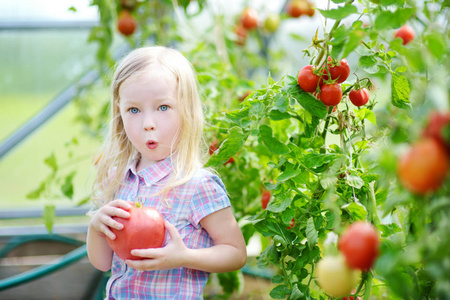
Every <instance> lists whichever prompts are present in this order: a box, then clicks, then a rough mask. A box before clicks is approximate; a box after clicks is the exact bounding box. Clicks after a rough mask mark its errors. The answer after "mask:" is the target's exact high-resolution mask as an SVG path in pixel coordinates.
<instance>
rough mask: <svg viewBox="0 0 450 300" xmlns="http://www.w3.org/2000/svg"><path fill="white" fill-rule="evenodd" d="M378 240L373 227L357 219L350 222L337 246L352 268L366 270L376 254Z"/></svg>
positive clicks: (370, 266) (370, 265)
mask: <svg viewBox="0 0 450 300" xmlns="http://www.w3.org/2000/svg"><path fill="white" fill-rule="evenodd" d="M379 244H380V240H379V238H378V233H377V231H376V229H375V227H374V226H373V225H372V224H370V223H368V222H362V221H358V222H355V223H353V224H351V225H350V226H349V227H348V228H347V230H346V231H345V232H344V234H343V235H342V236H341V238H340V239H339V243H338V248H339V250H340V251H341V252H342V254H344V256H345V260H346V262H347V265H348V266H349V267H350V268H352V269H358V270H362V271H368V270H370V268H372V265H373V263H374V262H375V259H376V258H377V256H378V248H379Z"/></svg>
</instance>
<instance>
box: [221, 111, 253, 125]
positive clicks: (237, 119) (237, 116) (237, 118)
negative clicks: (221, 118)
mask: <svg viewBox="0 0 450 300" xmlns="http://www.w3.org/2000/svg"><path fill="white" fill-rule="evenodd" d="M249 111H250V109H249V108H248V107H244V108H242V109H239V110H233V111H230V112H228V113H226V114H225V117H226V118H227V119H228V120H230V121H231V122H233V123H235V124H237V125H241V120H242V119H244V118H247V117H248V116H249Z"/></svg>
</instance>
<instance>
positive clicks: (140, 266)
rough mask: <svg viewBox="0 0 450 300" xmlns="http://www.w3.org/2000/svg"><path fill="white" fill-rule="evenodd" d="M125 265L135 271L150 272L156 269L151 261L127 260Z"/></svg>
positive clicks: (154, 263)
mask: <svg viewBox="0 0 450 300" xmlns="http://www.w3.org/2000/svg"><path fill="white" fill-rule="evenodd" d="M125 263H126V264H127V265H128V266H129V267H131V268H133V269H136V270H146V271H151V270H154V269H156V268H155V267H156V262H155V261H154V260H153V259H143V260H132V259H127V260H126V261H125Z"/></svg>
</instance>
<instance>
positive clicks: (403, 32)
mask: <svg viewBox="0 0 450 300" xmlns="http://www.w3.org/2000/svg"><path fill="white" fill-rule="evenodd" d="M394 37H395V38H401V39H402V40H403V45H406V44H408V43H409V42H411V41H412V40H414V38H415V37H416V34H415V33H414V30H413V29H412V27H411V26H409V25H403V26H402V27H400V29H399V30H397V31H396V32H395V35H394Z"/></svg>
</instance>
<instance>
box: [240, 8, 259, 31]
mask: <svg viewBox="0 0 450 300" xmlns="http://www.w3.org/2000/svg"><path fill="white" fill-rule="evenodd" d="M241 24H242V26H243V27H244V28H245V29H255V28H257V27H258V13H257V12H256V10H254V9H253V8H250V7H247V8H246V9H244V12H243V13H242V16H241Z"/></svg>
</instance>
